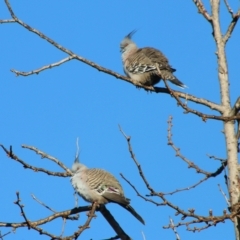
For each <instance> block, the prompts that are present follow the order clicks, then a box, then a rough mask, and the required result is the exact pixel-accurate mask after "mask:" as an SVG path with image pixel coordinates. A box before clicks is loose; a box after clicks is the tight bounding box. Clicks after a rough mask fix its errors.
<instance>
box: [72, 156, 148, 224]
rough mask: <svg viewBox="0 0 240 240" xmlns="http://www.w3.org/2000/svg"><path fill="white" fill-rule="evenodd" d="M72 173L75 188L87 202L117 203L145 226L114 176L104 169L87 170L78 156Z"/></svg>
mask: <svg viewBox="0 0 240 240" xmlns="http://www.w3.org/2000/svg"><path fill="white" fill-rule="evenodd" d="M72 173H73V176H72V177H71V183H72V185H73V188H74V189H75V191H76V192H77V193H78V194H79V195H80V196H81V197H82V198H83V199H84V200H85V201H87V202H91V203H93V202H97V203H98V204H106V203H109V202H113V203H117V204H119V205H120V206H122V207H123V208H125V209H126V210H128V211H129V212H130V213H131V214H132V215H133V216H134V217H136V218H137V219H138V220H139V221H140V222H141V223H142V224H145V223H144V220H143V219H142V217H141V216H140V215H139V214H138V213H137V212H136V211H135V210H134V209H133V208H132V207H131V206H130V199H128V198H126V197H125V196H124V192H123V189H122V186H121V185H120V183H119V182H118V180H117V179H116V178H115V177H114V176H113V175H112V174H110V173H109V172H107V171H105V170H102V169H97V168H87V167H86V166H85V165H83V164H81V163H80V162H79V155H78V154H77V156H76V158H75V161H74V163H73V165H72Z"/></svg>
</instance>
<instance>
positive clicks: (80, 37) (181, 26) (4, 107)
mask: <svg viewBox="0 0 240 240" xmlns="http://www.w3.org/2000/svg"><path fill="white" fill-rule="evenodd" d="M229 2H230V4H231V7H232V8H233V9H234V10H235V11H236V10H237V8H238V7H239V2H238V1H233V0H232V1H229ZM11 5H12V8H13V10H14V11H15V14H16V15H17V16H18V17H19V18H20V19H21V20H23V21H24V22H26V23H27V24H29V25H30V26H32V27H33V28H36V29H38V30H39V31H41V32H43V33H44V34H46V35H47V36H48V37H50V38H52V39H53V40H55V41H56V42H58V43H59V44H61V45H62V46H64V47H66V48H68V49H70V50H72V51H74V52H75V53H76V54H78V55H80V56H82V57H85V58H87V59H88V60H91V61H93V62H96V63H97V64H99V65H101V66H103V67H106V68H108V69H111V70H113V71H116V72H118V73H120V74H123V70H122V63H121V56H120V51H119V44H120V41H121V40H122V38H123V37H124V36H125V35H126V34H128V33H129V32H130V31H132V30H133V29H138V32H137V33H136V34H135V35H134V37H133V39H134V41H135V42H136V43H137V45H138V46H139V47H145V46H152V47H155V48H158V49H160V50H161V51H162V52H163V53H164V54H165V55H166V56H167V57H168V58H169V61H170V64H171V65H172V66H173V67H174V68H176V69H177V72H176V76H177V77H178V78H179V79H180V80H181V81H182V82H184V84H186V85H187V86H188V87H189V88H188V89H186V90H184V91H185V92H187V93H189V94H192V95H196V96H197V97H202V98H206V99H208V100H210V101H213V102H216V103H219V102H220V92H219V82H218V78H217V62H216V55H215V51H216V47H215V43H214V41H213V37H212V34H211V33H212V29H211V27H210V24H209V23H208V22H206V20H205V19H204V18H203V17H202V16H201V15H200V14H198V13H197V9H196V7H195V5H194V4H193V2H192V1H174V0H168V1H153V0H149V1H147V2H146V1H132V2H123V1H101V2H100V1H57V0H52V1H46V0H43V1H37V0H32V1H26V0H22V1H21V2H19V1H16V0H12V1H11ZM206 7H207V9H209V6H208V3H206ZM0 19H10V14H9V13H8V10H7V8H6V6H5V3H4V2H3V1H2V2H1V3H0ZM230 20H231V19H230V15H229V14H228V12H227V11H226V9H225V6H224V5H223V1H222V6H221V24H222V31H223V33H224V32H225V31H226V29H227V26H228V24H229V22H230ZM0 33H1V45H0V50H1V56H0V61H1V64H0V81H1V87H0V95H1V105H0V109H1V118H0V133H1V140H0V142H1V143H2V144H3V145H5V146H6V147H8V146H10V145H12V146H13V150H14V153H15V154H16V155H17V156H18V157H19V158H21V159H23V160H25V161H26V162H27V163H29V164H31V165H34V166H38V167H44V168H46V169H49V170H51V171H62V170H61V169H60V168H59V167H58V166H57V165H56V164H53V163H52V162H50V161H49V160H47V159H41V158H40V157H39V156H37V155H36V154H35V153H33V152H30V151H29V150H26V149H22V148H21V145H22V144H28V145H32V146H35V147H37V148H39V149H41V150H42V151H45V152H47V153H48V154H50V155H52V156H55V157H57V158H58V159H59V160H60V161H62V162H63V163H64V164H65V165H66V166H68V167H71V165H72V163H73V160H74V155H75V150H76V148H75V141H76V138H77V137H79V138H80V148H81V154H80V160H81V161H82V162H83V163H84V164H86V165H87V166H88V167H98V168H102V169H105V170H107V171H109V172H111V173H112V174H114V175H115V176H116V177H117V178H118V179H119V180H120V182H121V184H122V186H123V188H124V190H125V195H126V196H127V197H129V198H131V200H132V202H131V203H132V206H133V207H134V208H135V209H136V210H137V211H138V212H139V214H140V215H141V216H142V217H143V218H144V219H145V222H146V225H145V226H143V225H141V224H140V223H139V222H138V221H137V220H136V219H135V218H134V217H132V216H131V215H130V214H129V213H128V212H127V211H125V210H124V209H122V208H121V207H120V206H118V205H115V204H109V205H108V206H107V207H108V209H110V211H111V212H112V214H113V215H114V217H115V218H116V220H117V221H118V222H119V223H120V225H121V226H122V228H123V229H124V230H125V232H127V233H128V234H129V235H130V236H131V237H132V238H133V239H142V235H141V231H143V232H144V235H145V236H146V239H148V240H149V239H175V236H174V233H173V232H172V231H171V230H164V229H163V228H162V226H164V225H167V224H168V222H169V216H171V217H173V219H174V221H175V223H176V222H178V221H181V220H180V218H179V217H175V216H174V214H175V212H174V211H173V210H171V209H169V208H167V207H156V206H154V205H152V204H151V203H147V202H145V201H143V200H142V199H140V198H139V197H137V195H136V193H135V192H134V191H133V189H132V188H131V187H130V186H129V185H128V184H127V183H126V182H125V181H124V180H123V179H122V178H121V177H120V175H119V173H123V174H124V176H125V177H126V178H128V179H129V180H130V181H131V182H132V183H133V184H134V185H135V186H136V187H137V189H138V190H139V191H140V192H141V193H142V194H143V195H145V194H148V193H149V191H148V190H147V189H146V187H145V186H144V184H143V182H142V180H141V178H140V176H139V173H138V171H137V168H136V166H135V165H134V163H133V161H132V159H131V158H130V154H129V152H128V147H127V143H126V140H125V139H124V137H123V136H122V134H121V133H120V131H119V128H118V124H120V125H121V127H122V129H123V130H124V131H125V133H126V134H128V135H131V137H132V147H133V150H134V153H135V154H136V157H137V159H138V161H139V163H140V164H141V166H142V169H143V171H144V173H145V176H146V177H147V179H148V181H149V183H150V184H151V186H152V187H154V189H155V190H156V191H161V192H169V191H173V190H175V189H178V188H183V187H187V186H190V185H192V184H194V183H195V182H197V181H198V180H199V179H201V178H202V177H203V176H201V175H200V174H196V173H195V170H192V169H188V168H187V165H186V164H185V163H184V162H183V161H182V160H181V159H179V158H176V157H175V152H174V151H173V150H172V149H171V147H170V146H168V145H167V127H168V126H167V120H168V118H169V116H170V115H171V116H173V129H172V130H173V141H174V143H175V144H176V145H177V146H178V147H179V148H180V149H181V152H182V154H184V155H185V156H186V157H187V158H189V159H190V160H191V161H194V162H195V163H196V164H197V165H198V166H199V167H201V168H203V169H205V170H206V171H210V172H212V171H215V170H216V169H217V168H218V167H219V166H220V165H219V162H217V161H214V160H211V159H209V158H208V157H207V156H206V154H210V155H215V156H217V157H220V158H226V151H225V140H224V135H223V134H222V132H221V131H222V129H223V125H222V123H221V122H220V121H213V120H208V121H207V122H206V123H204V122H203V121H202V120H201V119H200V118H199V117H197V116H195V115H192V114H183V110H182V109H181V108H180V107H178V106H177V104H176V101H175V100H174V99H173V98H171V97H170V96H168V95H166V94H155V93H152V94H151V93H147V92H146V91H144V90H142V89H141V90H139V89H136V88H135V87H134V86H133V85H131V84H128V83H126V82H124V81H121V80H118V79H116V78H115V77H113V76H110V75H107V74H105V73H102V72H99V71H98V70H96V69H94V68H92V67H90V66H87V65H86V64H84V63H81V62H79V61H70V62H67V63H65V64H63V65H61V66H60V67H56V68H53V69H51V70H46V71H43V72H41V73H40V74H38V75H31V76H28V77H21V76H19V77H16V76H15V75H14V74H13V73H12V72H10V69H16V70H19V71H30V70H34V69H37V68H40V67H42V66H44V65H48V64H51V63H54V62H57V61H60V60H61V59H63V58H65V57H67V55H66V54H64V53H63V52H60V51H59V50H58V49H56V48H55V47H54V46H52V45H50V44H49V43H48V42H46V41H44V40H43V39H41V38H39V37H38V36H37V35H35V34H33V33H31V32H29V31H27V30H26V29H24V28H22V27H21V26H20V25H17V24H2V25H0ZM239 42H240V26H239V24H238V25H237V27H236V28H235V31H234V33H233V35H232V37H231V38H230V40H229V42H228V45H227V48H226V53H227V58H228V67H229V78H230V94H231V101H232V104H233V103H234V102H235V100H236V98H237V97H238V96H239V83H238V82H237V81H238V76H239V75H240V68H239V53H240V45H239ZM158 86H163V83H162V82H160V83H159V84H158ZM171 87H173V88H174V89H177V90H179V88H177V87H176V86H173V85H171ZM188 104H189V105H188V106H189V107H192V108H195V109H197V110H199V111H203V112H204V113H211V114H213V113H216V112H211V111H210V110H209V109H207V108H206V107H203V106H200V105H196V104H193V103H190V102H189V103H188ZM0 154H1V155H0V156H1V163H2V170H1V174H0V181H1V183H2V189H1V192H2V198H1V204H0V212H1V221H5V222H7V221H9V222H20V221H23V218H22V217H21V216H20V211H19V209H18V207H17V206H16V205H14V204H13V202H14V201H15V200H16V195H15V193H16V191H19V192H20V196H21V200H22V203H23V204H24V205H25V211H26V213H27V216H28V217H29V219H31V220H37V219H40V218H44V217H46V216H48V215H50V214H51V213H50V212H49V211H48V210H46V209H44V208H43V207H42V206H41V205H39V204H38V203H37V202H36V201H34V200H33V199H32V198H31V193H33V194H34V195H35V196H36V197H37V198H39V199H40V200H41V201H43V202H44V203H45V204H47V205H49V206H51V207H52V208H53V209H55V210H56V211H63V210H67V209H71V208H73V207H74V197H73V192H74V191H73V188H72V186H71V184H70V181H69V179H68V178H58V177H52V176H47V175H46V174H43V173H34V172H33V171H31V170H25V169H23V167H22V166H21V165H20V164H19V163H17V162H15V161H13V160H11V159H9V158H7V157H6V155H5V153H4V152H3V151H2V152H1V153H0ZM217 184H220V185H221V187H222V188H223V190H224V191H226V187H225V184H224V178H223V175H220V176H218V177H217V178H216V179H210V180H208V181H207V182H205V183H203V184H202V185H200V186H199V187H198V188H196V189H193V190H191V191H186V192H182V193H178V194H175V195H173V196H170V197H168V199H169V200H171V201H172V202H173V203H174V204H175V205H178V206H179V207H181V208H183V209H185V210H187V209H189V208H194V209H196V213H199V214H202V215H207V214H208V211H209V209H212V210H213V213H214V214H216V215H221V214H222V211H223V209H226V208H227V205H226V202H225V200H224V198H223V196H222V195H221V193H220V192H219V189H218V186H217ZM155 200H157V199H156V198H155ZM158 201H159V202H161V201H160V199H159V200H158ZM79 205H80V206H82V205H86V203H85V202H84V201H83V200H82V199H79ZM97 216H98V217H97V218H96V219H94V220H93V221H92V222H91V228H90V229H88V230H86V231H85V232H84V233H83V234H82V236H81V237H80V239H93V240H97V239H104V238H109V237H113V236H115V233H114V232H113V230H112V229H111V227H110V226H109V225H108V223H107V222H106V221H105V220H104V219H103V217H102V216H101V214H100V213H97ZM85 221H86V214H85V213H81V215H80V219H79V221H75V222H70V221H69V222H67V224H66V226H65V234H67V235H69V234H71V233H72V232H73V231H74V230H76V229H77V226H79V225H82V224H83V223H85ZM61 227H62V220H57V221H54V222H52V223H50V224H48V225H46V226H43V228H44V229H46V230H48V231H50V232H53V233H54V234H56V235H58V234H60V233H61ZM8 230H10V229H1V233H2V234H4V233H5V232H7V231H8ZM178 233H179V235H180V236H181V239H193V238H194V239H196V240H198V239H210V238H211V239H212V238H214V239H218V240H223V239H226V238H228V239H233V238H234V231H233V225H232V224H231V223H230V221H226V222H225V223H223V224H219V225H218V226H216V227H214V228H210V229H208V230H205V231H202V232H200V233H192V232H188V231H186V229H185V227H181V228H179V229H178ZM6 239H48V238H47V237H45V236H40V235H39V234H38V233H36V232H34V231H33V230H31V231H28V230H27V229H17V230H16V233H15V234H13V233H12V234H10V235H8V236H7V237H6Z"/></svg>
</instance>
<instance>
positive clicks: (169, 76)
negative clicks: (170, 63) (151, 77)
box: [161, 70, 187, 88]
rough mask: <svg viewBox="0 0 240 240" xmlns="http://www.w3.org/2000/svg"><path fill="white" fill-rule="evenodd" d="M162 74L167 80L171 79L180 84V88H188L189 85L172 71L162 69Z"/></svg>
mask: <svg viewBox="0 0 240 240" xmlns="http://www.w3.org/2000/svg"><path fill="white" fill-rule="evenodd" d="M161 75H162V78H163V79H165V80H169V81H170V82H172V83H173V84H175V85H177V86H179V87H180V88H187V86H186V85H185V84H184V83H182V82H181V81H180V80H178V79H177V78H176V77H175V76H174V75H173V74H172V73H170V72H169V71H164V70H161Z"/></svg>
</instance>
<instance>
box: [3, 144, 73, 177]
mask: <svg viewBox="0 0 240 240" xmlns="http://www.w3.org/2000/svg"><path fill="white" fill-rule="evenodd" d="M0 147H1V148H2V149H3V150H4V151H5V153H6V154H7V156H8V157H10V158H11V159H13V160H15V161H17V162H19V163H20V164H22V165H23V167H24V168H28V169H31V170H33V171H34V172H44V173H46V174H48V175H52V176H58V177H69V176H72V175H71V173H70V172H64V173H62V172H51V171H48V170H46V169H44V168H38V167H34V166H32V165H29V164H27V163H25V162H24V161H23V160H21V159H20V158H18V157H17V156H16V155H15V154H13V152H12V146H10V150H9V151H8V150H7V149H6V148H5V147H4V146H3V145H2V144H0ZM45 157H46V156H45ZM58 165H59V164H58Z"/></svg>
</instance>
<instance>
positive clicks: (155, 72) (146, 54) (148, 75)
mask: <svg viewBox="0 0 240 240" xmlns="http://www.w3.org/2000/svg"><path fill="white" fill-rule="evenodd" d="M135 32H136V30H134V31H132V32H130V33H129V34H128V35H127V36H126V37H125V38H124V39H123V40H122V42H121V44H120V49H121V52H122V62H123V69H124V72H125V74H126V75H127V76H128V77H130V78H131V79H133V80H135V81H137V82H139V83H141V84H142V85H145V86H153V85H155V84H157V83H158V82H159V81H160V80H161V79H164V80H169V81H171V82H172V83H174V84H176V85H177V86H179V87H181V88H185V87H187V86H186V85H184V84H183V83H182V82H181V81H180V80H178V79H177V78H176V77H175V76H174V75H173V72H175V71H176V69H174V68H172V67H171V66H170V65H169V63H168V59H167V58H166V57H165V56H164V55H163V53H162V52H160V51H159V50H157V49H155V48H152V47H145V48H138V47H137V45H136V44H135V43H134V42H133V41H132V40H131V38H132V36H133V34H134V33H135Z"/></svg>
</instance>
